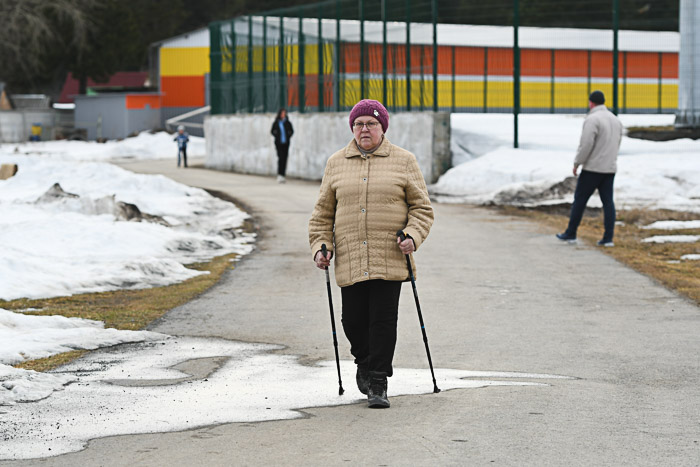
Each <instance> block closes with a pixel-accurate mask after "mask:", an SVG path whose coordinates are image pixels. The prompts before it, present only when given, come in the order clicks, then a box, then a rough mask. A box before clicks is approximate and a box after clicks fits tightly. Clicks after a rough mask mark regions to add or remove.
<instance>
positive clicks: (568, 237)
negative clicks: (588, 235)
mask: <svg viewBox="0 0 700 467" xmlns="http://www.w3.org/2000/svg"><path fill="white" fill-rule="evenodd" d="M557 238H558V239H559V240H561V241H562V242H567V243H576V237H573V236H571V235H569V234H568V233H566V232H564V233H558V234H557Z"/></svg>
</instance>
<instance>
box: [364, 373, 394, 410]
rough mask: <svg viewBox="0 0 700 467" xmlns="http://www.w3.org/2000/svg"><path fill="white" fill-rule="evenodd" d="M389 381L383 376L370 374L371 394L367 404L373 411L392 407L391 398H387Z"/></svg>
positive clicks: (368, 396)
mask: <svg viewBox="0 0 700 467" xmlns="http://www.w3.org/2000/svg"><path fill="white" fill-rule="evenodd" d="M386 389H387V381H386V376H384V375H383V374H382V375H381V376H380V375H376V374H372V373H370V380H369V394H367V403H368V404H369V407H370V408H372V409H388V408H389V407H390V404H389V398H388V397H387V396H386Z"/></svg>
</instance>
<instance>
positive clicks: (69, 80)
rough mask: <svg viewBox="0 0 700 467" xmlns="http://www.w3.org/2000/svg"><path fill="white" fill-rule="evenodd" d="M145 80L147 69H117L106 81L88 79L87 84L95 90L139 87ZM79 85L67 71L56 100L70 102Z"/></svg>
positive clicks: (63, 102)
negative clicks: (59, 94) (98, 81)
mask: <svg viewBox="0 0 700 467" xmlns="http://www.w3.org/2000/svg"><path fill="white" fill-rule="evenodd" d="M146 80H148V72H147V71H118V72H116V73H115V74H113V75H112V77H111V78H109V80H108V81H107V82H106V83H96V82H94V81H93V80H91V79H88V82H87V85H88V87H89V88H93V89H96V90H99V89H100V88H141V87H144V86H145V84H146ZM79 87H80V84H79V83H78V80H77V79H75V78H74V77H73V73H68V76H67V77H66V82H65V83H63V89H62V90H61V97H60V98H59V99H58V102H59V103H60V104H69V103H72V102H73V96H75V95H76V94H78V90H79Z"/></svg>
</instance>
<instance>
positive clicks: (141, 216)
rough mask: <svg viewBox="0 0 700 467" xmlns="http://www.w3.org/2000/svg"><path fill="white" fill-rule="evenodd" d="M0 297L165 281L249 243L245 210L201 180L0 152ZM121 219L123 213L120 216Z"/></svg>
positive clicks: (178, 279)
mask: <svg viewBox="0 0 700 467" xmlns="http://www.w3.org/2000/svg"><path fill="white" fill-rule="evenodd" d="M5 162H10V163H16V164H18V165H19V167H20V170H19V172H18V173H17V175H15V176H14V177H12V178H11V179H8V180H5V181H0V244H2V245H3V247H4V251H5V253H4V254H3V255H2V257H0V299H5V300H12V299H16V298H21V297H27V298H42V297H53V296H61V295H71V294H75V293H86V292H101V291H106V290H116V289H121V288H146V287H156V286H162V285H168V284H173V283H176V282H181V281H184V280H187V279H189V278H191V277H194V276H197V275H200V274H204V272H200V271H195V270H192V269H188V268H187V267H185V264H190V263H194V262H199V261H207V260H209V259H211V258H212V257H215V256H221V255H225V254H229V253H237V254H239V255H244V254H247V253H249V252H250V251H251V250H252V242H253V241H254V237H253V236H252V235H250V234H246V233H244V232H243V231H242V229H241V227H242V225H243V222H244V221H245V219H247V218H248V215H247V214H246V213H245V212H243V211H241V210H239V209H237V208H236V207H235V206H234V205H233V204H231V203H228V202H225V201H222V200H220V199H217V198H214V197H213V196H211V195H209V194H208V193H207V192H205V191H204V190H201V189H198V188H191V187H187V186H185V185H182V184H179V183H176V182H174V181H172V180H170V179H168V178H166V177H163V176H159V175H157V176H154V175H138V174H134V173H132V172H129V171H126V170H123V169H121V168H119V167H115V166H113V165H111V164H105V163H95V162H70V161H65V160H54V159H50V158H49V159H43V158H41V157H37V156H0V163H5ZM127 220H129V221H130V222H126V221H127Z"/></svg>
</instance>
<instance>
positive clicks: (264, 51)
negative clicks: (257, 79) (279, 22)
mask: <svg viewBox="0 0 700 467" xmlns="http://www.w3.org/2000/svg"><path fill="white" fill-rule="evenodd" d="M262 61H263V65H262V85H263V88H262V100H263V108H262V110H263V112H267V15H265V16H263V44H262Z"/></svg>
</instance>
